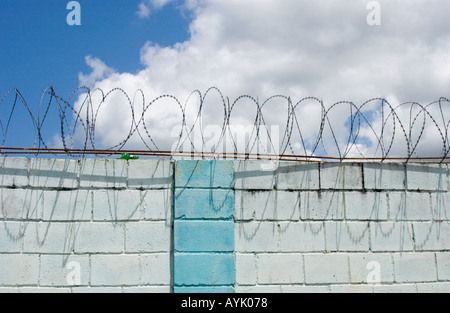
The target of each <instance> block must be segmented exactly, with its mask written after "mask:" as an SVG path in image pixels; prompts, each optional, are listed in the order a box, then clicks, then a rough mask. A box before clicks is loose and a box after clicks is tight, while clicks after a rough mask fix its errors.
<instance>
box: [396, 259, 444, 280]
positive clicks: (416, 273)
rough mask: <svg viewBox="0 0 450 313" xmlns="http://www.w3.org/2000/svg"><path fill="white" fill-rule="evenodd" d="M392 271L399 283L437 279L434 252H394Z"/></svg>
mask: <svg viewBox="0 0 450 313" xmlns="http://www.w3.org/2000/svg"><path fill="white" fill-rule="evenodd" d="M394 273H395V281H396V282H400V283H411V282H433V281H437V272H436V260H435V256H434V253H395V254H394Z"/></svg>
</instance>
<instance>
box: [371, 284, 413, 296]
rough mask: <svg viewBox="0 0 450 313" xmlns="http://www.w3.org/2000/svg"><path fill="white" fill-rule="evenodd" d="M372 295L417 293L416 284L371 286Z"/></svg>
mask: <svg viewBox="0 0 450 313" xmlns="http://www.w3.org/2000/svg"><path fill="white" fill-rule="evenodd" d="M373 292H374V293H384V294H390V293H396V294H399V293H417V285H416V284H401V285H375V286H373Z"/></svg>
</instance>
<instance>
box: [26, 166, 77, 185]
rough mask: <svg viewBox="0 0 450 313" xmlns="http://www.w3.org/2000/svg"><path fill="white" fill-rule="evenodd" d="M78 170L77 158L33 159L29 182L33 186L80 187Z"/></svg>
mask: <svg viewBox="0 0 450 313" xmlns="http://www.w3.org/2000/svg"><path fill="white" fill-rule="evenodd" d="M78 171H79V166H78V161H76V160H62V159H31V160H30V161H29V184H30V186H32V187H47V188H64V189H66V188H71V189H75V188H77V187H78Z"/></svg>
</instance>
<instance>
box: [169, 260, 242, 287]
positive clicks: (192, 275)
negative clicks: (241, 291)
mask: <svg viewBox="0 0 450 313" xmlns="http://www.w3.org/2000/svg"><path fill="white" fill-rule="evenodd" d="M235 271H236V270H235V263H234V256H233V254H232V253H222V254H211V253H206V254H202V253H197V254H182V253H175V256H174V284H175V286H226V285H234V283H235Z"/></svg>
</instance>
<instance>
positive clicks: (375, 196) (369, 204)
mask: <svg viewBox="0 0 450 313" xmlns="http://www.w3.org/2000/svg"><path fill="white" fill-rule="evenodd" d="M343 202H344V206H345V218H346V219H347V220H363V221H368V220H371V221H374V220H378V221H379V220H387V218H388V205H387V199H386V194H385V193H384V192H382V193H379V192H364V193H363V192H344V193H343Z"/></svg>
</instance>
